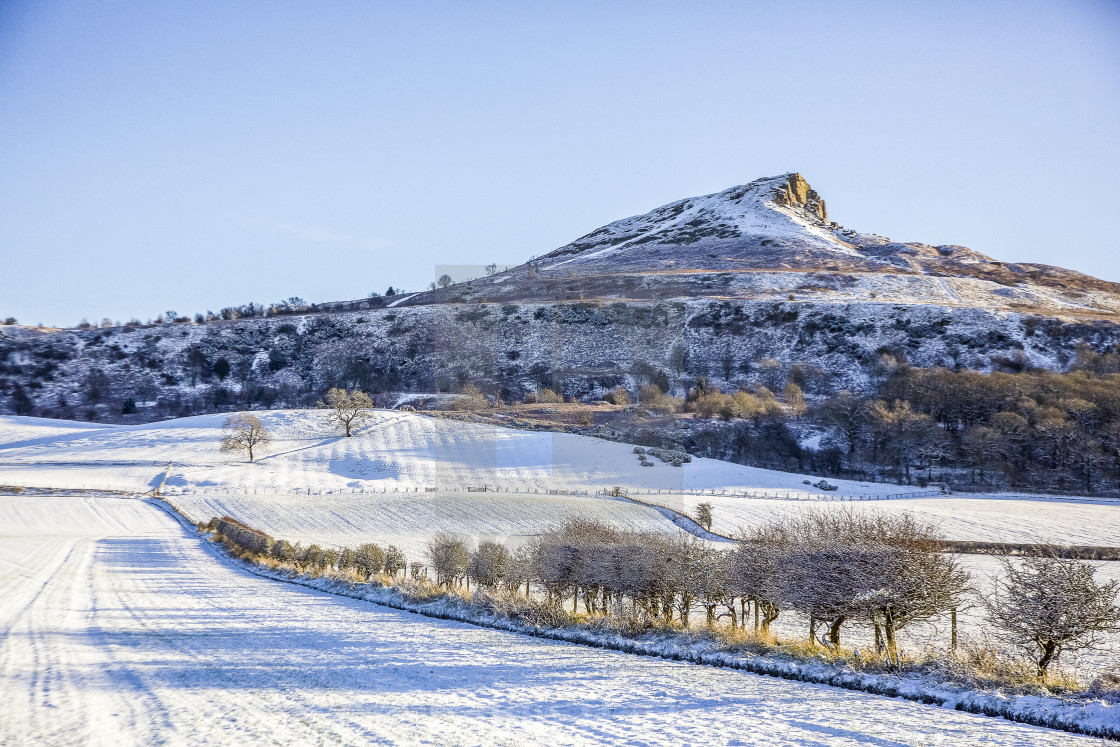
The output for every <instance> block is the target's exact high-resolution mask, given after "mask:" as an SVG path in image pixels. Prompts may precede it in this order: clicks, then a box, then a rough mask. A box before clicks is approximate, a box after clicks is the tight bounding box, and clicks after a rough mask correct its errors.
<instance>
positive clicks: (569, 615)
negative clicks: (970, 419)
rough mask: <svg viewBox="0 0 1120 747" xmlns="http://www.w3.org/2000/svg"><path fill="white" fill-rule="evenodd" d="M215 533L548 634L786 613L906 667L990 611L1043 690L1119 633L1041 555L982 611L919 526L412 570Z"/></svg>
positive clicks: (446, 538) (1084, 570) (578, 541)
mask: <svg viewBox="0 0 1120 747" xmlns="http://www.w3.org/2000/svg"><path fill="white" fill-rule="evenodd" d="M206 528H207V529H210V530H216V531H217V532H218V534H219V535H220V536H222V537H224V538H225V539H226V540H227V541H230V542H232V543H233V545H235V546H236V547H237V548H239V549H241V550H242V551H243V552H246V553H248V554H251V555H252V556H255V557H256V558H258V559H264V560H267V561H270V562H275V563H286V564H289V565H290V566H292V567H293V568H295V569H296V570H297V571H300V572H314V573H318V574H323V573H335V572H341V573H347V574H350V575H351V576H352V577H354V578H356V579H357V580H360V581H371V580H373V581H378V580H379V579H380V582H383V583H390V584H398V583H406V582H411V583H414V584H416V583H419V584H433V585H434V586H435V587H437V588H440V589H443V590H445V591H447V592H454V591H455V590H462V591H465V592H471V591H472V590H473V593H475V594H483V595H490V596H491V597H500V598H512V597H516V598H522V599H525V600H530V601H532V602H534V603H535V604H539V605H541V606H543V607H545V608H546V609H550V610H552V611H553V613H554V615H553V617H552V618H549V619H553V620H560V621H565V620H566V621H569V622H571V621H574V620H580V619H582V620H590V619H597V618H609V619H613V620H615V621H616V622H618V623H620V624H621V625H622V626H623V627H624V628H626V629H630V630H649V629H653V628H662V629H682V630H684V629H688V628H690V627H694V626H695V624H699V623H700V618H702V624H703V626H704V627H705V628H707V629H709V630H716V629H719V630H725V631H739V632H743V633H750V634H752V635H755V636H762V637H768V636H770V630H771V626H772V625H773V623H774V622H775V621H776V620H778V619H779V617H780V616H781V615H782V614H785V613H788V612H794V613H799V614H800V615H801V616H802V617H803V618H807V619H808V621H809V625H808V631H807V640H808V641H809V642H810V644H811V645H813V646H824V647H828V648H832V649H839V647H840V645H841V640H842V634H843V631H844V630H845V629H847V628H850V627H851V626H855V625H863V626H867V627H868V628H870V629H871V631H872V632H873V634H874V641H875V644H874V646H875V651H872V652H868V654H869V656H880V657H882V658H883V659H884V660H886V661H887V662H889V663H891V664H893V665H895V666H898V665H900V664H901V658H900V651H899V634H900V632H902V631H904V630H905V629H906V628H908V627H910V626H913V625H915V624H917V623H921V622H928V621H932V620H935V619H938V618H944V617H945V616H952V618H953V619H954V621H955V614H956V610H957V609H959V608H962V607H964V606H966V605H979V606H982V607H983V608H984V609H985V611H986V613H987V617H988V620H989V623H990V625H991V626H992V629H993V630H994V631H996V632H997V633H998V635H999V637H1000V640H1001V641H1002V642H1003V643H1004V644H1005V645H1006V646H1008V647H1014V648H1016V649H1017V650H1019V651H1020V652H1021V653H1022V654H1024V655H1025V656H1026V657H1027V658H1028V659H1029V660H1030V662H1031V664H1032V666H1033V667H1034V671H1035V674H1036V675H1037V676H1038V677H1039V678H1040V679H1042V680H1045V679H1046V677H1047V676H1048V674H1049V672H1050V668H1051V667H1052V666H1053V664H1054V663H1055V662H1057V661H1058V660H1059V658H1060V657H1061V655H1062V654H1063V653H1064V652H1071V651H1078V650H1083V649H1088V648H1093V647H1096V646H1099V645H1100V644H1101V643H1102V640H1103V636H1104V635H1105V634H1107V633H1111V632H1116V631H1118V630H1120V605H1118V604H1117V601H1118V597H1120V584H1118V583H1117V582H1116V581H1109V582H1100V581H1098V580H1097V579H1096V577H1095V568H1094V567H1093V566H1092V565H1090V564H1087V563H1084V562H1082V561H1079V560H1075V559H1070V558H1065V557H1061V556H1060V554H1059V553H1057V552H1048V551H1047V548H1045V547H1040V548H1039V552H1037V553H1036V554H1035V555H1034V556H1033V557H1027V558H1022V559H1014V560H1013V559H1011V558H1004V559H1002V561H1001V573H1000V575H999V577H998V579H997V580H996V587H995V589H994V591H991V592H989V593H986V594H984V595H983V596H982V597H981V596H980V595H978V594H977V592H976V589H975V588H974V586H973V583H972V579H971V577H970V575H969V574H968V572H966V571H965V570H964V569H963V568H962V567H961V565H960V563H959V562H958V560H957V559H956V556H954V555H952V554H950V553H945V552H943V550H942V544H941V541H942V538H941V537H940V535H939V533H938V532H937V530H936V528H935V527H934V526H933V525H931V524H927V523H923V522H921V521H919V520H917V519H915V518H914V517H913V516H912V515H886V514H877V513H856V512H845V511H840V512H827V513H810V514H806V515H804V516H801V517H797V518H791V519H785V520H781V521H774V522H771V523H769V524H766V525H763V526H759V527H756V528H754V529H751V530H749V531H748V532H747V533H745V534H744V535H743V537H742V538H741V541H739V542H737V543H736V544H735V546H734V547H733V548H732V549H728V550H721V549H716V547H715V546H713V545H711V544H709V543H706V542H703V541H700V540H699V539H697V538H695V537H693V536H691V535H685V534H681V535H678V536H672V535H664V534H655V533H649V532H639V531H632V530H627V529H621V528H618V527H614V526H611V525H607V524H603V523H600V522H596V521H591V520H587V519H583V518H572V519H569V520H568V521H565V522H564V523H562V524H560V525H557V526H554V527H552V528H550V529H548V530H546V531H544V532H543V533H541V534H540V535H538V536H536V537H534V538H532V539H531V540H530V541H528V542H526V543H523V544H521V545H519V546H518V547H516V548H514V549H512V550H511V549H510V548H507V547H506V546H505V545H503V544H501V543H498V542H493V541H484V542H480V543H478V544H477V545H474V546H473V547H472V545H471V543H469V542H468V541H467V540H466V539H464V538H463V537H460V536H456V535H453V534H448V533H440V534H437V535H435V536H433V537H432V538H431V539H430V540H429V542H428V544H427V546H426V548H425V552H424V559H423V562H421V561H416V562H412V563H409V562H408V560H407V558H406V557H405V555H404V553H403V552H402V551H401V550H400V549H399V548H397V547H394V546H388V547H385V548H382V547H380V546H378V545H375V544H364V545H361V546H360V547H358V548H356V549H353V550H352V549H350V548H341V549H323V548H321V547H320V546H319V545H314V544H313V545H310V546H308V547H303V546H302V545H300V544H298V543H297V544H295V545H293V544H291V543H289V542H287V541H285V540H274V539H272V538H271V537H269V536H268V535H266V534H264V533H262V532H258V531H256V530H253V529H251V528H249V527H247V526H245V525H244V524H241V523H240V522H238V521H236V520H234V519H230V518H229V517H224V518H222V519H216V518H215V519H212V520H211V522H210V524H209V525H207V527H206ZM429 571H430V572H431V574H432V575H434V578H430V577H429ZM697 616H700V617H699V618H698V617H697ZM950 646H951V647H955V646H956V628H955V623H954V626H953V628H952V640H951V642H950Z"/></svg>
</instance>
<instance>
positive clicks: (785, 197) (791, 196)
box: [774, 174, 828, 222]
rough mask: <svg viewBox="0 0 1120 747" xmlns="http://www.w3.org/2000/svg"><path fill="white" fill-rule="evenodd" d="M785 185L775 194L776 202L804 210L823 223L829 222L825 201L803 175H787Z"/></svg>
mask: <svg viewBox="0 0 1120 747" xmlns="http://www.w3.org/2000/svg"><path fill="white" fill-rule="evenodd" d="M786 177H787V179H786V182H785V184H783V185H781V186H780V187H778V189H776V190H775V192H774V202H776V203H778V204H779V205H782V206H784V207H790V208H802V209H804V210H806V211H808V212H809V213H811V214H812V215H814V216H816V217H817V218H819V219H820V220H822V221H825V222H827V221H828V211H827V210H826V209H825V206H824V200H822V199H821V196H820V195H818V194H817V191H816V190H815V189H813V188H812V187H810V186H809V182H807V181H805V177H803V176H801V174H786Z"/></svg>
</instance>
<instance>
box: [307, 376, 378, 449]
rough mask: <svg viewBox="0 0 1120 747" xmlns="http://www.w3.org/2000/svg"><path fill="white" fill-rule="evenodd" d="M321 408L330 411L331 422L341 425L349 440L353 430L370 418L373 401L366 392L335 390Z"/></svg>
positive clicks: (330, 392) (328, 395)
mask: <svg viewBox="0 0 1120 747" xmlns="http://www.w3.org/2000/svg"><path fill="white" fill-rule="evenodd" d="M319 406H320V407H324V408H329V409H330V411H331V412H330V420H331V422H334V423H338V424H339V425H341V426H342V427H343V428H344V429H345V430H346V436H347V438H349V437H350V435H351V433H350V431H351V429H352V428H353V427H354V426H356V425H357V424H358V423H359V422H361V421H362V420H364V419H365V418H368V417H369V411H370V410H372V409H373V400H372V399H370V397H369V395H368V394H366V393H365V392H359V391H350V390H347V389H338V388H334V389H331V390H330V391H329V392H327V401H326V403H325V404H324V403H323V402H320V403H319Z"/></svg>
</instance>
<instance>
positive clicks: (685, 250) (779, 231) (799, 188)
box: [408, 173, 1120, 318]
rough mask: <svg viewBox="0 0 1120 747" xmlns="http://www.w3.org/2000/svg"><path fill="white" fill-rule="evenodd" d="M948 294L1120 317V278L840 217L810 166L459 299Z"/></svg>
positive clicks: (446, 292)
mask: <svg viewBox="0 0 1120 747" xmlns="http://www.w3.org/2000/svg"><path fill="white" fill-rule="evenodd" d="M790 295H793V296H794V297H795V299H796V300H798V301H800V302H820V301H835V300H841V299H843V300H845V301H849V302H851V301H859V302H863V303H908V304H909V303H916V304H937V305H941V306H947V307H954V308H961V307H971V308H986V309H1014V310H1033V311H1040V312H1045V313H1055V314H1057V313H1063V314H1070V315H1090V316H1104V317H1109V318H1111V317H1115V316H1116V315H1117V314H1120V284H1117V283H1110V282H1106V281H1103V280H1099V279H1097V278H1093V277H1090V276H1088V275H1084V274H1082V273H1078V272H1073V271H1070V270H1065V269H1062V268H1059V267H1052V266H1048V265H1039V264H1017V263H1004V262H998V261H996V260H993V259H992V258H991V257H988V256H986V255H984V254H981V253H980V252H977V251H973V250H971V249H968V248H966V247H963V246H957V245H939V246H931V245H929V244H924V243H921V242H905V243H903V242H897V241H892V240H891V239H888V238H886V237H884V236H880V235H878V234H875V233H864V232H860V231H856V230H853V229H849V228H845V227H843V226H841V225H839V224H838V223H836V222H835V221H830V220H829V218H828V214H827V211H826V210H825V204H824V200H823V199H822V198H821V197H820V195H818V194H817V192H816V191H815V190H813V188H812V187H810V186H809V184H808V182H806V181H805V179H804V177H802V176H801V174H797V173H789V174H782V175H780V176H774V177H767V178H763V179H757V180H755V181H753V182H750V183H749V184H743V185H739V186H736V187H731V188H730V189H726V190H724V191H722V192H717V193H714V194H710V195H703V196H701V197H690V198H687V199H684V200H678V201H676V202H671V203H669V204H668V205H663V206H661V207H659V208H657V209H655V210H652V211H650V212H649V213H646V214H644V215H637V216H633V217H630V218H625V219H623V220H619V221H615V222H614V223H610V224H608V225H606V226H603V227H602V228H599V229H596V230H595V231H592V232H591V233H589V234H587V235H585V236H583V237H581V238H579V239H576V240H575V241H573V242H571V243H570V244H567V245H565V246H562V247H560V248H559V249H556V250H555V251H552V252H550V253H548V254H545V255H544V256H543V257H541V258H540V259H538V260H535V261H532V262H529V263H527V264H525V265H522V266H520V267H517V268H514V269H512V270H509V271H506V272H502V273H498V274H496V275H494V276H493V277H490V278H485V279H481V280H478V281H476V282H474V283H471V284H469V285H468V286H466V287H463V286H454V287H452V288H447V289H442V290H437V291H432V292H429V293H421V294H417V295H415V296H413V297H411V298H410V299H409V301H408V303H409V304H417V305H418V304H424V303H432V302H439V301H442V300H446V299H449V298H459V299H470V300H478V299H479V298H486V299H489V300H491V301H512V300H517V301H548V300H557V299H560V298H565V299H583V300H589V299H592V298H602V299H605V298H611V299H617V298H631V299H635V298H641V299H655V298H660V299H667V298H705V297H707V298H712V297H715V298H721V299H726V298H735V299H785V298H786V297H787V296H790Z"/></svg>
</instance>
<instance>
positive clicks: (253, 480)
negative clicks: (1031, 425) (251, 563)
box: [0, 410, 1120, 550]
mask: <svg viewBox="0 0 1120 747" xmlns="http://www.w3.org/2000/svg"><path fill="white" fill-rule="evenodd" d="M258 415H259V416H260V418H261V420H262V421H263V422H264V424H265V425H266V426H267V427H268V428H269V429H270V430H271V431H272V432H273V436H274V440H273V442H272V444H271V446H270V447H269V448H268V449H267V450H265V452H264V453H263V454H261V455H259V457H258V459H257V461H256V462H254V463H252V464H249V463H247V462H246V461H245V460H244V459H243V458H239V457H237V456H235V455H230V454H222V453H220V452H219V451H218V439H219V438H220V435H221V425H222V421H223V420H224V416H221V415H203V416H198V417H192V418H183V419H179V420H169V421H165V422H161V423H153V424H149V425H140V426H100V425H91V424H89V423H70V422H65V421H52V420H43V419H39V418H24V417H0V484H8V485H22V486H39V487H53V488H100V489H116V490H132V491H142V492H146V491H150V490H152V489H153V488H155V487H157V486H158V485H160V484H161V482H163V480H164V476H165V474H166V475H167V480H166V484H165V486H164V492H165V494H170V495H171V496H172V500H174V501H175V503H176V504H177V505H179V506H180V507H181V508H182V509H183V510H184V511H186V512H187V513H188V514H189V515H191V516H192V517H194V518H196V519H198V520H200V521H204V520H206V519H209V518H210V516H213V515H221V514H229V515H231V516H234V517H236V518H238V519H241V520H242V521H245V522H246V523H248V524H250V525H253V526H258V527H260V528H261V529H263V530H265V531H268V532H269V533H271V534H274V535H275V536H279V537H286V538H289V539H291V540H293V541H295V540H301V541H304V542H318V543H320V544H338V545H344V544H351V545H353V544H357V543H360V542H366V541H371V540H374V541H378V542H383V543H386V544H390V543H391V544H398V545H400V546H402V547H404V548H406V550H409V549H410V548H411V549H418V548H419V547H420V546H421V545H422V544H423V542H424V541H425V540H426V537H427V536H430V534H432V533H434V532H436V531H454V532H459V533H462V534H466V535H468V536H471V537H478V538H482V537H485V538H498V539H504V538H510V539H512V538H516V537H520V536H524V535H529V534H534V533H536V532H539V531H540V529H541V528H543V527H545V526H548V525H550V524H554V523H556V522H558V521H561V520H563V519H564V518H567V517H569V516H571V515H573V514H581V515H585V516H588V517H590V518H596V519H600V520H603V521H611V522H613V523H616V524H620V525H626V526H630V527H632V528H636V529H647V530H651V531H658V530H664V531H673V532H675V531H677V528H676V527H675V526H674V525H673V524H671V523H670V522H669V520H668V519H667V518H666V517H665V516H663V515H661V514H660V513H658V512H657V511H656V510H654V509H651V508H647V507H643V506H638V505H635V504H631V503H628V502H625V501H618V500H612V499H608V498H606V497H605V496H601V495H596V493H597V492H598V491H601V490H603V489H604V488H611V487H615V486H619V487H622V488H624V489H626V490H628V491H630V492H633V493H635V494H636V495H637V497H639V498H641V499H643V500H649V501H652V502H656V503H660V504H663V505H666V506H670V507H672V508H674V509H677V510H680V511H683V512H685V513H688V514H693V513H694V511H695V507H696V504H698V503H700V502H701V501H707V502H710V503H712V504H713V505H714V507H715V510H714V518H715V523H714V526H713V528H714V529H715V530H716V531H719V532H723V533H727V534H733V533H735V532H737V531H739V530H740V529H741V528H745V527H750V526H753V525H757V524H759V523H762V522H764V521H767V520H770V519H772V518H774V517H777V516H784V515H788V514H790V513H795V512H801V511H805V510H810V509H823V510H836V509H839V508H843V507H852V508H853V509H855V510H880V511H913V512H914V513H915V514H917V515H918V516H919V517H922V518H926V519H929V520H931V521H933V522H935V523H937V524H938V525H939V526H940V527H941V529H942V531H944V533H945V534H946V536H947V537H949V538H950V539H960V540H996V541H1008V542H1031V541H1037V540H1044V541H1052V542H1064V543H1076V544H1089V545H1111V546H1117V545H1120V504H1117V503H1114V502H1113V503H1108V502H1102V501H1092V500H1083V501H1077V500H1053V499H1044V498H1035V499H1032V498H1028V497H998V498H997V497H981V496H951V497H936V498H928V497H924V498H906V499H898V500H890V501H864V502H851V503H849V502H842V503H840V502H820V501H817V500H790V501H786V500H768V499H758V498H743V497H735V496H731V495H711V494H708V495H699V494H698V493H699V492H700V491H703V490H707V491H709V493H710V491H711V490H713V489H715V490H718V491H724V492H728V493H735V492H738V493H750V494H754V495H757V494H759V493H773V494H777V495H781V496H788V497H792V498H802V499H811V498H813V493H817V491H812V489H811V488H810V487H809V486H806V485H804V480H806V479H811V478H810V477H809V476H805V475H796V474H789V473H784V472H775V471H772V470H764V469H756V468H752V467H744V466H741V465H736V464H731V463H728V462H720V461H717V460H714V459H701V458H697V459H693V461H692V462H690V463H688V464H685V465H684V466H682V467H672V466H670V465H667V464H663V463H661V462H660V461H658V460H656V459H654V460H652V461H653V463H654V465H655V466H653V467H641V466H640V464H639V462H638V459H637V457H636V456H635V455H634V454H633V449H632V447H630V446H628V445H626V444H619V443H612V442H608V441H603V440H600V439H596V438H588V437H584V436H576V435H571V434H560V433H539V432H527V431H518V430H513V429H506V428H497V427H492V426H484V425H478V424H473V423H462V422H458V421H453V420H442V419H438V418H431V417H426V416H421V415H415V414H410V413H401V412H395V411H377V412H375V413H374V414H373V417H372V418H371V419H370V420H369V421H368V422H367V424H366V425H364V426H362V428H361V429H360V430H359V431H358V432H356V434H355V436H354V437H352V438H343V437H340V436H338V435H337V432H336V429H333V428H331V427H330V426H328V425H327V424H326V423H325V420H324V414H323V413H322V412H318V411H298V410H288V411H268V412H261V413H258ZM168 463H170V464H171V469H170V471H168V469H167V465H168ZM814 481H815V479H814ZM833 482H836V483H838V484H839V490H838V491H837V492H836V493H834V494H830V495H832V496H836V495H856V496H859V495H872V494H882V493H886V492H896V491H904V490H905V489H904V488H898V487H894V486H885V485H881V484H869V483H856V482H850V481H833ZM481 486H488V488H489V489H490V490H491V491H499V492H485V493H480V492H468V491H467V488H472V487H473V488H477V487H481ZM426 489H434V492H426ZM549 490H554V491H555V490H559V491H570V492H573V493H575V492H578V493H580V494H579V495H556V494H549V493H548V491H549ZM807 491H812V493H811V492H807ZM817 495H818V496H819V493H817Z"/></svg>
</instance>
